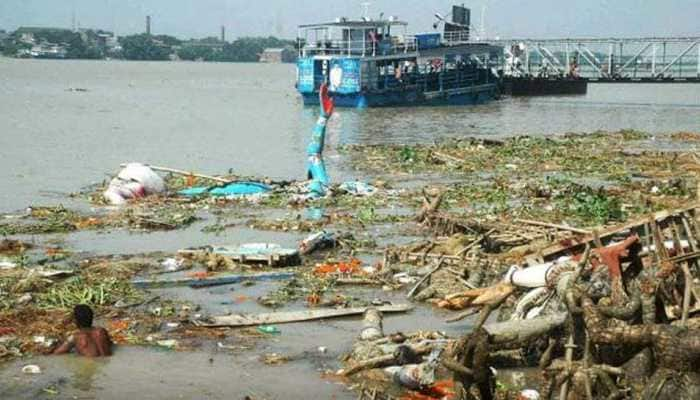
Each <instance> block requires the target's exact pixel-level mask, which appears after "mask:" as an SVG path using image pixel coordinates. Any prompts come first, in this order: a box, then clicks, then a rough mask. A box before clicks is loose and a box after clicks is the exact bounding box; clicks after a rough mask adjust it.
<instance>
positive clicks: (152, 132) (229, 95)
mask: <svg viewBox="0 0 700 400" xmlns="http://www.w3.org/2000/svg"><path fill="white" fill-rule="evenodd" d="M294 76H295V73H294V67H293V66H291V65H265V64H214V63H147V62H144V63H141V62H138V63H137V62H100V61H39V60H13V59H6V58H0V213H5V212H14V211H17V210H20V209H23V208H25V207H27V206H29V205H40V204H48V205H55V204H57V203H64V204H69V205H72V206H78V207H85V204H84V202H82V201H79V200H75V201H74V200H71V199H70V198H68V194H69V193H70V192H75V191H78V190H80V189H81V188H83V187H85V186H87V185H90V184H92V183H95V182H100V181H102V180H104V179H106V178H107V177H108V175H109V174H111V173H113V172H115V171H116V170H118V167H119V164H120V163H124V162H128V161H141V162H146V163H151V164H154V165H165V166H170V167H174V168H181V169H186V170H195V171H198V172H203V173H214V174H216V173H224V172H227V171H228V170H229V169H230V170H232V171H233V172H235V173H238V174H242V175H256V176H261V175H268V176H271V177H275V178H299V179H301V178H304V161H305V157H304V154H305V146H306V142H307V140H308V138H309V136H310V132H311V128H312V126H313V124H314V122H315V118H316V116H317V112H316V110H315V109H309V108H304V107H302V105H301V103H300V101H299V99H298V98H297V96H296V94H295V92H294V88H293V83H294V82H293V80H294ZM628 128H632V129H639V130H644V131H649V132H652V133H655V134H664V133H669V132H677V131H696V132H700V85H684V84H664V85H636V84H613V85H609V84H608V85H606V84H593V85H590V86H589V90H588V94H587V95H585V96H568V97H547V98H521V99H504V100H501V101H497V102H492V103H490V104H486V105H480V106H476V107H430V108H390V109H368V110H350V109H340V110H338V112H337V113H336V114H334V116H333V117H332V119H331V121H330V123H329V130H328V138H327V144H328V148H327V152H326V162H327V166H328V169H329V172H330V176H331V178H332V179H334V180H342V179H348V178H350V177H352V176H354V174H356V173H357V172H353V171H352V169H351V168H349V167H348V166H346V164H345V162H344V161H345V160H344V159H343V158H342V157H340V156H338V154H337V152H336V151H335V149H334V148H335V147H336V146H337V145H339V144H342V143H407V142H430V141H434V140H438V139H440V138H444V137H463V136H498V137H503V136H509V135H519V134H533V135H555V134H561V133H566V132H591V131H596V130H609V131H613V130H618V129H628ZM206 223H207V222H198V223H196V224H194V225H193V226H190V227H188V228H186V229H182V230H177V231H173V232H158V233H152V234H133V233H129V232H123V231H115V232H109V233H100V234H95V233H93V232H77V233H72V234H68V235H63V234H61V235H49V236H48V237H45V238H43V239H44V240H50V241H51V240H53V241H55V242H57V243H61V244H62V245H63V246H65V247H66V248H69V249H71V250H74V251H87V252H91V253H95V254H112V253H139V252H149V251H157V250H160V251H166V252H172V251H175V250H177V249H178V248H182V247H186V246H197V245H204V244H211V243H214V242H219V241H221V240H224V238H221V237H217V236H216V235H215V234H207V233H203V232H202V231H201V228H202V227H203V226H204V224H206ZM301 237H302V234H300V233H298V232H261V231H254V230H251V229H248V228H246V227H236V228H234V229H231V230H228V231H227V232H226V238H225V240H227V241H230V242H231V243H236V242H246V241H271V242H276V243H280V244H282V245H284V246H293V245H294V244H295V243H298V241H299V240H300V239H301ZM235 290H236V292H235V293H236V294H237V295H241V294H243V295H248V296H250V297H251V298H255V297H256V296H258V295H260V294H261V293H264V292H265V291H266V290H269V288H268V287H263V286H255V287H253V288H252V289H246V288H239V287H235ZM248 291H252V292H250V293H249V292H248ZM163 294H164V295H166V294H167V293H163ZM169 294H170V295H172V296H176V297H178V298H183V297H184V298H186V299H189V300H192V301H194V302H196V303H198V304H202V305H203V307H204V309H205V311H210V312H222V309H221V305H220V304H223V303H224V301H223V300H225V299H227V298H228V297H230V296H231V292H230V291H229V289H228V288H220V289H213V290H211V291H205V292H204V291H202V292H193V291H191V290H190V291H184V290H183V291H181V292H177V293H169ZM364 296H366V297H368V298H373V297H372V296H379V297H386V296H389V295H388V294H385V293H366V294H364ZM394 296H396V298H395V299H393V300H396V301H403V295H402V294H394ZM299 307H301V306H299ZM244 311H249V312H260V311H268V310H265V309H263V308H262V307H260V306H256V305H255V303H254V302H253V304H251V305H250V307H249V308H246V309H245V310H244ZM444 318H445V315H441V314H440V312H439V311H438V312H437V313H436V312H435V311H433V310H431V309H429V308H426V307H424V306H419V307H418V309H417V310H416V311H415V312H413V313H411V314H409V315H406V316H403V317H402V316H389V317H387V318H386V319H385V330H386V331H387V332H394V331H396V330H402V331H412V330H415V329H420V328H421V327H426V326H429V327H431V328H435V329H444V330H446V331H447V332H448V333H451V334H459V333H461V332H464V331H466V330H467V329H468V327H469V322H468V321H463V322H461V323H457V324H450V325H446V324H445V323H444ZM418 322H419V323H418ZM357 325H358V321H357V320H352V319H350V320H340V321H330V322H327V323H313V324H292V325H285V326H283V327H282V335H281V336H280V337H279V338H276V339H275V340H271V341H263V343H262V344H260V345H258V346H259V347H258V348H257V349H256V351H257V353H256V354H252V353H242V354H230V353H227V352H225V351H220V350H217V349H216V348H203V349H199V350H197V351H194V352H185V353H180V352H166V351H158V350H153V349H152V348H140V347H136V348H134V347H124V348H119V349H118V351H117V353H116V354H115V356H114V357H112V358H110V359H109V360H99V361H95V360H81V359H79V358H76V357H72V356H66V357H34V358H32V359H28V360H18V361H15V362H13V363H10V364H9V365H8V364H6V365H3V367H2V368H0V398H13V399H33V398H41V397H47V398H81V399H83V398H84V399H94V398H100V399H122V398H128V397H130V398H144V399H145V398H149V399H171V398H213V399H231V398H234V399H240V398H243V396H245V395H251V396H252V397H253V398H255V399H260V398H271V399H287V398H335V399H351V398H355V395H354V394H353V393H351V392H349V391H348V390H347V389H346V388H344V386H342V385H338V384H337V383H335V382H333V381H328V380H326V379H322V378H321V374H320V372H321V371H323V370H326V369H329V368H330V369H333V368H337V358H338V356H339V355H340V354H342V353H343V352H344V351H347V350H348V348H349V346H350V344H351V343H352V341H353V338H354V337H355V336H356V334H357ZM318 346H324V347H328V352H327V353H320V352H318V349H317V348H318ZM261 352H262V353H269V352H279V353H281V354H292V355H300V357H301V358H302V359H301V360H300V361H298V362H295V361H292V362H290V363H289V364H285V365H283V366H279V367H269V366H265V365H264V364H262V363H261V361H260V360H259V353H261ZM28 363H34V364H38V365H39V366H41V368H42V369H43V371H44V372H43V373H42V374H41V375H37V376H27V375H23V374H21V373H20V372H19V371H20V369H21V367H22V366H23V365H25V364H28ZM47 388H49V389H50V390H52V389H51V388H56V389H57V390H58V391H59V394H58V395H51V394H50V393H48V392H47V391H45V390H44V389H47ZM309 396H310V397H309Z"/></svg>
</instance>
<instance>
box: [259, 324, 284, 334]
mask: <svg viewBox="0 0 700 400" xmlns="http://www.w3.org/2000/svg"><path fill="white" fill-rule="evenodd" d="M257 329H258V332H260V333H267V334H270V335H278V334H280V333H282V331H280V329H279V328H278V327H276V326H274V325H260V326H258V328H257Z"/></svg>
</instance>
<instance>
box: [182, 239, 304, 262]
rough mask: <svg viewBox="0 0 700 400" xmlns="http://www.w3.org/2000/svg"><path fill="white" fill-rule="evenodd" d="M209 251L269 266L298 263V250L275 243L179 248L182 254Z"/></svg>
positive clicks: (241, 260)
mask: <svg viewBox="0 0 700 400" xmlns="http://www.w3.org/2000/svg"><path fill="white" fill-rule="evenodd" d="M202 252H204V253H211V254H216V255H219V256H223V257H226V258H228V259H231V260H233V261H235V262H239V263H243V264H251V263H252V264H260V263H264V264H267V265H269V266H293V265H298V264H299V262H300V259H299V250H297V249H288V248H284V247H282V246H280V245H279V244H276V243H245V244H241V245H237V246H236V245H232V246H226V245H223V246H204V247H198V248H188V249H183V250H179V251H178V253H179V254H182V255H188V254H190V255H191V254H197V253H202Z"/></svg>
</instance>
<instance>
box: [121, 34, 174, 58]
mask: <svg viewBox="0 0 700 400" xmlns="http://www.w3.org/2000/svg"><path fill="white" fill-rule="evenodd" d="M119 42H120V43H121V46H122V53H123V55H124V58H126V59H127V60H153V61H165V60H168V59H170V54H172V48H171V47H170V46H168V45H166V44H165V43H163V44H160V43H157V42H156V41H155V40H154V38H153V37H151V36H149V35H146V34H141V35H131V36H124V37H121V38H119Z"/></svg>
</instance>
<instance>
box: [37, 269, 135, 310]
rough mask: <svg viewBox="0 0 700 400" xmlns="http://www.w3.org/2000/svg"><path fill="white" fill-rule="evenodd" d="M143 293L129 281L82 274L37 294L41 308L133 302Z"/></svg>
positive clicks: (65, 307)
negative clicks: (97, 279) (97, 277)
mask: <svg viewBox="0 0 700 400" xmlns="http://www.w3.org/2000/svg"><path fill="white" fill-rule="evenodd" d="M141 298H142V295H141V293H140V292H138V291H137V290H136V289H135V288H134V287H133V286H132V285H131V283H130V282H129V281H123V280H119V279H116V278H105V279H100V280H99V281H89V280H86V279H84V278H82V277H80V276H78V277H73V278H69V279H67V280H65V281H63V282H61V283H58V284H56V285H54V286H53V287H51V288H50V289H48V290H47V291H46V292H44V293H40V294H39V295H38V296H37V305H38V306H39V308H48V309H53V308H60V309H70V308H72V307H74V306H75V305H78V304H88V305H92V306H105V305H113V304H114V303H116V302H117V301H119V300H122V301H125V302H133V301H135V300H140V299H141Z"/></svg>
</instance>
